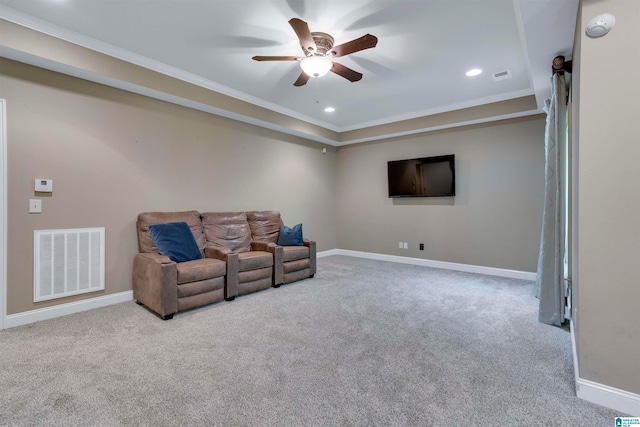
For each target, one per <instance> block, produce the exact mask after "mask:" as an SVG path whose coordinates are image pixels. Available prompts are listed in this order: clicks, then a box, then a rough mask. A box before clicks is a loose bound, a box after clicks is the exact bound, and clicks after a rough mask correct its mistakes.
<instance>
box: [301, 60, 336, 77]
mask: <svg viewBox="0 0 640 427" xmlns="http://www.w3.org/2000/svg"><path fill="white" fill-rule="evenodd" d="M332 66H333V63H332V62H331V60H330V59H329V58H327V57H324V56H309V57H307V58H304V59H303V60H302V61H300V68H302V71H304V72H305V74H306V75H308V76H309V77H315V78H318V77H322V76H324V75H325V74H327V73H328V72H329V70H330V69H331V67H332Z"/></svg>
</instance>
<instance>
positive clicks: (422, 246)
mask: <svg viewBox="0 0 640 427" xmlns="http://www.w3.org/2000/svg"><path fill="white" fill-rule="evenodd" d="M420 250H421V251H424V243H420Z"/></svg>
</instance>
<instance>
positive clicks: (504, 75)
mask: <svg viewBox="0 0 640 427" xmlns="http://www.w3.org/2000/svg"><path fill="white" fill-rule="evenodd" d="M492 76H493V81H494V82H499V81H500V80H507V79H510V78H511V72H510V71H509V70H504V71H498V72H497V73H493V74H492Z"/></svg>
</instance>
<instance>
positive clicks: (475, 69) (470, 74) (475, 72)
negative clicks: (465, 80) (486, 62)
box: [466, 68, 482, 77]
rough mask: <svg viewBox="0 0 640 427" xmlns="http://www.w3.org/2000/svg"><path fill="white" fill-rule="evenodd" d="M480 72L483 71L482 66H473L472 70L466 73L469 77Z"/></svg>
mask: <svg viewBox="0 0 640 427" xmlns="http://www.w3.org/2000/svg"><path fill="white" fill-rule="evenodd" d="M480 73H482V70H481V69H480V68H472V69H471V70H469V71H467V72H466V75H467V77H473V76H477V75H478V74H480Z"/></svg>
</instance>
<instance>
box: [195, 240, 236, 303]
mask: <svg viewBox="0 0 640 427" xmlns="http://www.w3.org/2000/svg"><path fill="white" fill-rule="evenodd" d="M204 256H205V257H206V258H214V259H219V260H221V261H224V262H226V263H227V274H226V276H225V278H224V281H225V286H224V298H225V299H226V300H231V299H233V298H235V297H236V296H238V281H239V280H240V272H239V271H238V254H234V253H233V252H231V250H229V249H227V248H225V247H223V246H212V245H207V246H205V247H204Z"/></svg>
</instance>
